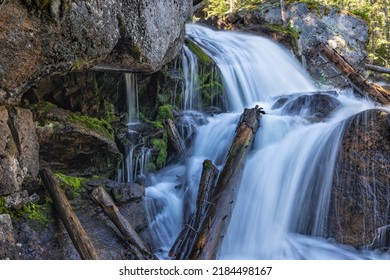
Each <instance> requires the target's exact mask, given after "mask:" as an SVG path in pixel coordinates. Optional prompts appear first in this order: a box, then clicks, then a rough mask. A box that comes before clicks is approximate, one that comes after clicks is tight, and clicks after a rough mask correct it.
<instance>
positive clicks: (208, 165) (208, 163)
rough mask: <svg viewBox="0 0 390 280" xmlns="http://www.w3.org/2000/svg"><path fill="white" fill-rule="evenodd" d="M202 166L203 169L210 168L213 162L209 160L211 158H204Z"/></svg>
mask: <svg viewBox="0 0 390 280" xmlns="http://www.w3.org/2000/svg"><path fill="white" fill-rule="evenodd" d="M203 168H204V170H211V169H212V168H213V163H212V162H211V160H208V159H206V160H205V161H204V162H203Z"/></svg>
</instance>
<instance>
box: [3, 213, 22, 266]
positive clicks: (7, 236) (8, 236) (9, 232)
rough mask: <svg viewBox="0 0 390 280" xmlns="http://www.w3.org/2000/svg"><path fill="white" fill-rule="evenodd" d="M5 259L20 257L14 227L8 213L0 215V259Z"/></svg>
mask: <svg viewBox="0 0 390 280" xmlns="http://www.w3.org/2000/svg"><path fill="white" fill-rule="evenodd" d="M4 259H11V260H15V259H18V254H17V247H16V239H15V235H14V228H13V226H12V221H11V217H10V216H9V215H8V214H1V215H0V260H4Z"/></svg>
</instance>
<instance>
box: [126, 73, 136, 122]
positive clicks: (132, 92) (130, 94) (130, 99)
mask: <svg viewBox="0 0 390 280" xmlns="http://www.w3.org/2000/svg"><path fill="white" fill-rule="evenodd" d="M125 80H126V97H127V106H128V108H127V113H128V119H127V121H128V124H134V123H138V121H139V107H138V86H137V76H136V75H135V74H133V73H125Z"/></svg>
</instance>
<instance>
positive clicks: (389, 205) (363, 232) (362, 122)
mask: <svg viewBox="0 0 390 280" xmlns="http://www.w3.org/2000/svg"><path fill="white" fill-rule="evenodd" d="M389 174H390V116H389V113H388V112H386V111H383V110H380V109H373V110H367V111H364V112H362V113H359V114H357V115H355V116H353V117H351V118H350V119H349V120H348V121H347V122H346V126H345V131H344V136H343V138H342V141H341V146H340V151H339V154H338V158H337V161H336V166H335V171H334V178H333V186H332V192H331V203H330V209H329V217H328V227H327V234H328V236H329V237H331V238H334V239H335V240H336V241H337V242H338V243H342V244H348V245H352V246H356V247H359V246H364V245H368V244H370V243H371V242H372V240H374V237H375V231H376V229H377V228H380V227H383V226H386V225H388V224H390V216H389V209H390V176H389Z"/></svg>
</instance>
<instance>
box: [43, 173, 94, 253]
mask: <svg viewBox="0 0 390 280" xmlns="http://www.w3.org/2000/svg"><path fill="white" fill-rule="evenodd" d="M39 175H40V176H41V178H42V182H43V184H44V186H45V188H46V190H47V191H48V192H49V194H50V197H51V198H52V200H53V203H54V206H55V208H56V210H57V212H58V215H59V216H60V218H61V220H62V222H63V224H64V226H65V228H66V230H67V231H68V233H69V236H70V238H71V240H72V242H73V244H74V246H75V248H76V250H77V252H78V253H79V254H80V257H81V259H84V260H98V259H99V258H98V255H97V253H96V250H95V247H94V246H93V244H92V242H91V241H90V240H89V238H88V235H87V234H86V232H85V230H84V228H83V226H82V225H81V223H80V220H79V219H78V218H77V216H76V214H75V213H74V211H73V209H72V206H71V205H70V203H69V201H68V199H67V198H66V196H65V194H64V193H63V191H62V190H61V188H60V187H59V185H58V183H57V181H56V179H55V177H54V175H53V173H52V172H51V171H50V169H48V168H42V169H41V170H40V172H39Z"/></svg>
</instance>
